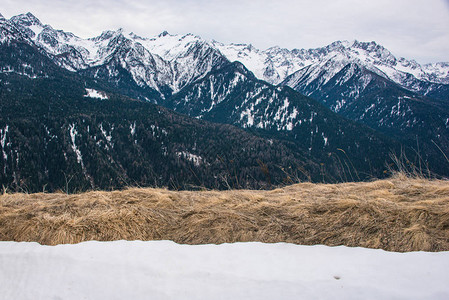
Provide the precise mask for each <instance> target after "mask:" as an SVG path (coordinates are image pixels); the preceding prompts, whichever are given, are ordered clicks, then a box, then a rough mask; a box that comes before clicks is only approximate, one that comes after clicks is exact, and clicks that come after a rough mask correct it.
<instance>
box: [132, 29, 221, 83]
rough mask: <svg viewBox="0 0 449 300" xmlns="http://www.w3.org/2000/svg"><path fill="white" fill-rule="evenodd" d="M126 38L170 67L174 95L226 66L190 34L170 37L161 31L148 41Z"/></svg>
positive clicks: (208, 47) (211, 48)
mask: <svg viewBox="0 0 449 300" xmlns="http://www.w3.org/2000/svg"><path fill="white" fill-rule="evenodd" d="M130 37H131V38H132V39H133V40H134V41H136V42H139V43H140V44H142V45H143V46H144V47H145V48H146V49H147V50H148V51H150V52H151V53H156V54H157V55H159V56H160V57H162V58H163V59H164V60H166V61H167V62H169V63H170V65H171V70H172V81H171V87H172V89H173V91H174V92H178V91H179V90H181V89H182V88H183V87H184V86H186V85H187V84H189V83H191V82H193V81H195V80H197V79H200V78H202V77H204V76H205V75H206V74H207V73H209V72H210V71H211V70H212V68H214V67H218V66H222V65H224V64H225V63H227V62H228V60H227V59H226V58H225V57H223V55H222V54H221V53H220V52H219V51H218V50H217V49H215V48H214V47H213V46H212V45H211V44H209V43H208V42H207V41H205V40H203V39H201V38H200V37H198V36H194V35H192V34H186V35H183V36H181V35H171V34H169V33H168V32H166V31H165V32H163V33H161V34H159V35H158V36H157V37H154V38H149V39H147V38H142V37H139V36H137V35H135V34H130Z"/></svg>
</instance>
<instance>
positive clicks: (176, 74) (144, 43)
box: [0, 13, 449, 98]
mask: <svg viewBox="0 0 449 300" xmlns="http://www.w3.org/2000/svg"><path fill="white" fill-rule="evenodd" d="M0 22H2V24H5V23H6V24H8V25H9V27H12V28H13V29H15V30H18V31H20V32H21V33H22V34H23V35H24V36H25V37H26V38H28V39H29V40H30V41H32V42H34V43H35V44H36V45H38V46H39V47H41V48H43V49H44V50H45V51H46V52H48V53H49V54H51V55H53V56H54V57H55V59H56V60H58V62H59V64H60V65H61V66H63V67H65V68H67V69H69V70H72V71H79V70H84V69H88V68H92V67H98V66H102V65H107V64H108V63H110V62H111V61H113V60H115V61H116V64H118V65H120V66H121V67H122V68H124V69H126V70H127V71H128V72H129V73H130V74H131V76H132V78H133V79H134V81H135V82H136V83H137V84H138V85H139V86H140V87H143V86H147V87H149V88H152V89H154V90H156V91H157V92H158V93H160V94H161V96H162V97H163V98H164V96H166V94H167V88H169V90H170V92H173V93H176V92H178V91H180V90H181V89H182V88H183V87H184V86H185V85H187V84H189V83H191V82H193V81H194V80H197V79H199V78H201V77H203V76H205V75H206V74H207V73H208V72H209V71H210V70H211V69H212V68H213V67H215V66H219V65H222V64H224V63H225V62H226V61H227V60H229V61H231V62H233V61H239V62H241V63H243V64H244V65H245V67H246V68H248V69H249V70H250V71H251V72H253V73H254V75H255V76H256V77H257V78H259V79H261V80H264V81H267V82H268V83H271V84H274V85H277V84H279V83H281V82H283V84H286V85H289V86H291V87H294V86H295V83H296V81H298V78H301V77H302V76H303V74H304V72H307V71H308V70H310V69H311V68H313V69H315V70H316V71H315V73H314V76H315V77H313V76H312V77H310V78H309V81H313V80H315V79H316V77H318V76H321V73H322V72H323V71H325V72H326V74H325V77H324V78H323V79H320V80H322V83H323V84H325V83H326V82H327V81H328V80H330V78H331V77H332V75H335V74H337V73H338V72H339V71H340V70H341V69H343V68H344V67H345V66H346V65H347V64H348V63H356V64H359V65H360V66H362V67H364V68H366V69H368V70H370V71H372V72H374V73H376V74H378V75H380V76H382V77H384V78H388V79H390V80H392V81H393V82H395V83H397V84H399V85H400V86H402V87H404V88H406V89H409V90H412V91H415V92H418V93H420V94H423V95H427V94H429V93H430V94H432V92H434V91H435V90H438V89H439V88H440V86H439V85H441V84H443V85H446V84H449V63H433V64H426V65H420V64H418V63H417V62H416V61H414V60H407V59H405V58H396V57H395V56H394V55H393V54H392V53H391V52H390V51H388V50H387V49H385V48H384V47H382V46H381V45H378V44H376V43H375V42H368V43H366V42H359V41H352V42H348V41H337V42H334V43H332V44H330V45H327V46H325V47H322V48H316V49H293V50H288V49H283V48H280V47H272V48H269V49H267V50H264V51H262V50H259V49H256V48H255V47H253V46H252V45H247V44H229V45H225V44H222V43H220V42H217V41H207V40H204V39H202V38H201V37H198V36H195V35H192V34H187V35H171V34H168V33H167V32H163V33H161V34H160V35H158V36H155V37H152V38H143V37H139V36H137V35H136V34H134V33H126V32H124V31H123V30H121V29H119V30H117V31H105V32H103V33H102V34H101V35H100V36H98V37H94V38H90V39H82V38H79V37H77V36H75V35H74V34H72V33H67V32H64V31H61V30H55V29H53V28H52V27H51V26H50V25H43V24H42V23H41V22H40V21H39V20H38V19H37V18H36V17H35V16H33V15H32V14H31V13H27V14H22V15H18V16H14V17H12V18H11V19H10V20H6V19H4V18H3V19H1V20H0ZM2 31H5V30H4V29H3V30H2ZM4 35H5V34H4V33H2V36H4ZM106 68H108V69H109V72H108V73H109V74H113V73H114V72H117V71H116V68H113V67H111V66H109V67H106ZM305 68H307V69H305ZM287 77H289V78H288V80H286V79H287Z"/></svg>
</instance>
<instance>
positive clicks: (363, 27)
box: [0, 0, 449, 63]
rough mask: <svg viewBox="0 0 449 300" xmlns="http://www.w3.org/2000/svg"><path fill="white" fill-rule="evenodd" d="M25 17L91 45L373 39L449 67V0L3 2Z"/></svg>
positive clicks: (306, 44) (315, 43)
mask: <svg viewBox="0 0 449 300" xmlns="http://www.w3.org/2000/svg"><path fill="white" fill-rule="evenodd" d="M26 12H31V13H33V14H34V15H35V16H36V17H38V18H39V19H40V20H41V21H42V22H43V23H44V24H50V25H52V26H53V27H54V28H56V29H62V30H64V31H70V32H73V33H74V34H76V35H78V36H81V37H85V38H86V37H93V36H96V35H99V34H100V33H101V32H102V31H104V30H107V29H117V28H119V27H123V28H124V29H125V30H127V31H133V32H135V33H136V34H138V35H141V36H145V37H151V36H154V35H157V34H159V33H160V32H162V31H164V30H167V31H168V32H170V33H179V34H185V33H193V34H195V35H199V36H201V37H203V38H205V39H215V40H217V41H220V42H223V43H248V44H249V43H251V44H253V45H254V46H255V47H257V48H260V49H266V48H268V47H271V46H275V45H278V46H280V47H285V48H289V49H293V48H314V47H321V46H325V45H327V44H329V43H331V42H333V41H336V40H354V39H357V40H360V41H372V40H374V41H376V42H378V43H379V44H382V45H383V46H385V47H386V48H388V49H389V50H390V51H391V52H392V53H393V54H394V55H395V56H398V57H401V56H402V57H406V58H408V59H416V60H417V61H418V62H420V63H427V62H437V61H448V62H449V0H394V1H392V0H374V1H366V0H333V1H329V0H279V1H273V0H259V1H251V0H223V1H217V0H150V1H146V0H96V1H91V0H76V1H67V0H39V1H37V0H2V5H1V8H0V13H2V14H3V15H4V16H5V17H6V18H10V17H12V16H14V15H17V14H20V13H26Z"/></svg>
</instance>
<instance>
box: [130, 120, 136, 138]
mask: <svg viewBox="0 0 449 300" xmlns="http://www.w3.org/2000/svg"><path fill="white" fill-rule="evenodd" d="M129 129H130V130H131V135H132V136H134V134H136V122H134V123H133V124H131V125H129Z"/></svg>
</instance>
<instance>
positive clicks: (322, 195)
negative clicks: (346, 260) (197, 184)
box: [0, 175, 449, 252]
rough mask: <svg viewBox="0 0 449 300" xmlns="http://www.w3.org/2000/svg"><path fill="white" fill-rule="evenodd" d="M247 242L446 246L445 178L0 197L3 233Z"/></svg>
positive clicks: (47, 238) (448, 206)
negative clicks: (258, 188)
mask: <svg viewBox="0 0 449 300" xmlns="http://www.w3.org/2000/svg"><path fill="white" fill-rule="evenodd" d="M119 239H126V240H136V239H138V240H159V239H164V240H173V241H175V242H178V243H187V244H203V243H227V242H244V241H261V242H270V243H271V242H289V243H297V244H306V245H312V244H325V245H331V246H333V245H347V246H361V247H368V248H381V249H385V250H390V251H401V252H402V251H418V250H423V251H447V250H449V181H442V180H426V179H416V178H415V179H411V178H407V177H405V176H401V175H397V176H395V177H393V178H391V179H388V180H378V181H373V182H361V183H343V184H311V183H301V184H296V185H292V186H288V187H285V188H280V189H276V190H272V191H249V190H232V191H222V192H219V191H205V192H191V191H169V190H165V189H137V188H132V189H128V190H124V191H113V192H103V191H94V192H87V193H82V194H73V195H66V194H62V193H53V194H43V193H38V194H4V195H2V196H0V240H13V241H35V242H39V243H41V244H48V245H55V244H61V243H78V242H81V241H87V240H101V241H109V240H119Z"/></svg>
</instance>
